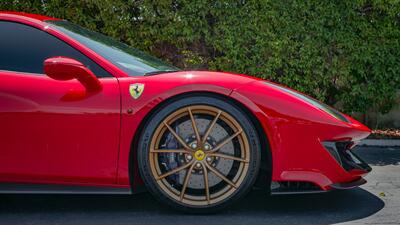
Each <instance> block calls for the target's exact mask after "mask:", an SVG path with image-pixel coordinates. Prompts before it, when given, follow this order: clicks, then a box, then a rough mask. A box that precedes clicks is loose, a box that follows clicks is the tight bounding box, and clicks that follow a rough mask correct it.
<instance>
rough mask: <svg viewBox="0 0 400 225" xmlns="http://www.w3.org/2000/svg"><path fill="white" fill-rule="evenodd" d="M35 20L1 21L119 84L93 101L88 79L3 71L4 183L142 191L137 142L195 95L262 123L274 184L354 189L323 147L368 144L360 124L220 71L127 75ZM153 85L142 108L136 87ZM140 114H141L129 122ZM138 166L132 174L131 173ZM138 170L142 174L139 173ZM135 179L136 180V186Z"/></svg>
mask: <svg viewBox="0 0 400 225" xmlns="http://www.w3.org/2000/svg"><path fill="white" fill-rule="evenodd" d="M47 19H51V18H47V17H41V16H32V15H29V14H23V15H21V14H18V13H13V14H9V13H1V12H0V20H9V21H15V22H20V23H25V24H27V25H30V26H34V27H36V28H38V29H42V30H44V31H46V32H48V33H50V34H52V35H54V36H56V37H58V38H59V39H61V40H63V41H65V42H67V43H68V44H70V45H71V46H73V47H74V48H76V49H78V50H80V51H81V52H82V53H84V54H85V55H86V56H88V57H89V58H91V59H92V60H93V61H95V62H97V63H98V64H100V65H101V66H102V67H104V68H105V69H106V70H107V71H108V72H110V73H111V74H112V75H113V76H114V77H115V78H100V79H98V81H99V83H100V85H101V87H102V89H101V90H100V91H98V92H89V91H88V90H87V89H86V88H85V87H84V86H83V85H82V84H81V83H80V82H79V81H78V80H76V79H73V80H69V81H59V80H54V79H51V78H50V77H47V76H45V75H42V76H40V75H34V74H22V73H15V72H7V71H0V128H1V129H0V182H25V183H52V184H65V183H68V184H76V185H100V186H110V187H127V186H129V185H130V184H131V183H133V184H134V185H135V186H136V185H141V184H142V183H141V180H140V177H139V174H138V171H137V168H134V166H136V165H137V163H136V162H135V160H132V163H130V161H131V160H130V159H131V157H134V156H135V152H134V150H139V151H140V146H139V149H134V150H132V142H133V138H134V137H135V134H137V133H138V132H140V130H139V129H138V127H139V126H140V124H141V122H142V121H143V120H144V118H145V117H146V115H148V113H149V112H151V110H152V109H154V107H156V106H157V105H158V104H160V103H161V102H163V101H164V100H166V99H168V98H171V97H174V96H176V95H179V94H184V93H190V92H212V93H217V94H220V95H225V96H227V97H231V98H233V99H235V100H236V101H238V102H240V103H241V104H243V105H244V106H245V107H246V108H247V109H249V110H250V111H251V112H252V113H253V114H254V115H255V116H256V118H257V119H258V120H259V122H260V123H261V124H262V127H263V129H264V131H265V133H266V135H267V137H268V139H269V142H270V146H263V151H271V153H272V157H273V158H272V160H273V180H274V181H288V180H289V181H311V182H314V183H316V184H318V185H319V186H320V187H322V188H323V189H329V187H328V185H330V184H332V183H337V182H346V181H351V180H354V179H356V178H359V177H360V176H362V175H364V173H365V172H363V171H352V172H347V171H345V170H344V169H343V168H342V167H340V166H339V164H338V163H337V162H336V161H335V160H334V159H333V157H332V156H330V155H329V153H328V152H327V151H326V150H325V149H324V148H323V147H322V145H321V143H320V142H321V141H333V140H355V141H357V140H360V139H362V138H365V137H366V136H367V135H369V133H370V130H369V129H368V128H367V127H365V126H364V125H362V124H360V123H359V122H357V121H355V120H353V119H351V118H349V119H350V121H351V122H350V123H345V122H342V121H339V120H337V119H336V118H334V117H332V116H330V115H329V114H327V113H325V112H323V111H321V110H320V109H318V108H315V107H314V106H312V105H310V104H308V103H306V102H303V101H302V100H300V99H297V98H295V97H293V96H291V95H288V94H287V93H284V92H282V91H280V90H278V89H276V88H273V87H270V86H268V85H266V84H264V83H263V82H261V81H260V80H259V79H255V78H252V77H248V76H245V75H235V74H231V73H218V72H207V71H203V72H199V71H188V72H177V73H168V74H162V75H154V76H145V77H143V76H142V77H128V76H127V75H126V73H124V72H123V71H121V70H120V69H118V68H117V67H115V66H114V65H113V64H111V63H110V62H108V61H107V60H105V59H104V58H102V57H101V56H99V55H97V54H96V53H94V52H93V51H91V50H90V49H88V48H87V47H85V46H82V45H81V44H80V43H78V42H76V41H75V40H73V39H71V38H69V37H68V36H65V35H64V34H62V33H61V32H59V31H57V30H55V29H52V28H49V27H47V26H46V24H45V23H43V22H42V21H43V20H47ZM134 83H143V84H145V89H144V92H143V94H142V96H141V97H140V98H139V99H137V100H135V99H133V98H132V97H131V96H130V94H129V85H130V84H134ZM128 109H132V111H133V113H127V111H128ZM131 167H132V168H131ZM129 171H133V172H132V173H130V172H129ZM130 175H132V177H130Z"/></svg>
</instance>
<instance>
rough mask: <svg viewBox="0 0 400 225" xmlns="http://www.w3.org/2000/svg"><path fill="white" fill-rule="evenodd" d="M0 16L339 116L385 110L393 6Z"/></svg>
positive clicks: (397, 73) (168, 7) (162, 8)
mask: <svg viewBox="0 0 400 225" xmlns="http://www.w3.org/2000/svg"><path fill="white" fill-rule="evenodd" d="M0 10H15V11H25V12H32V13H39V14H45V15H50V16H54V17H58V18H63V19H67V20H69V21H72V22H74V23H77V24H80V25H82V26H85V27H87V28H90V29H93V30H96V31H99V32H102V33H105V34H107V35H110V36H113V37H115V38H117V39H119V40H121V41H123V42H126V43H128V44H130V45H132V46H135V47H136V48H139V49H141V50H143V51H146V52H150V53H151V54H153V55H155V56H158V57H160V58H163V59H164V60H167V61H169V62H171V63H173V64H175V65H176V66H179V67H181V68H185V69H212V70H224V71H232V72H237V73H245V74H250V75H254V76H257V77H262V78H266V79H270V80H272V81H276V82H279V83H282V84H285V85H287V86H290V87H292V88H294V89H297V90H299V91H302V92H305V93H307V94H310V95H312V96H314V97H316V98H318V99H320V100H322V101H325V102H327V103H328V104H331V105H335V106H336V107H338V108H340V109H342V110H344V111H346V112H366V111H367V110H370V109H374V110H378V111H380V112H387V111H388V110H389V109H390V108H392V106H393V104H394V100H395V91H396V89H398V88H399V87H400V85H399V84H400V60H399V59H400V43H399V37H400V27H399V22H400V2H399V0H392V1H390V0H370V1H366V0H352V1H329V0H320V1H299V0H298V1H295V0H294V1H290V0H281V1H268V0H265V1H258V0H237V1H229V0H225V1H218V0H217V1H215V0H202V1H199V0H197V1H193V0H182V1H178V0H158V1H152V0H141V1H132V0H81V1H76V0H36V1H35V0H31V1H23V0H9V1H2V2H0Z"/></svg>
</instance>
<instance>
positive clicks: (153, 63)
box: [46, 20, 179, 76]
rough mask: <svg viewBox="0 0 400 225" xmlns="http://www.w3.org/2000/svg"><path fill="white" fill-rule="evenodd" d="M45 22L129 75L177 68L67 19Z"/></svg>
mask: <svg viewBox="0 0 400 225" xmlns="http://www.w3.org/2000/svg"><path fill="white" fill-rule="evenodd" d="M46 23H48V24H49V25H50V26H51V27H54V28H56V29H58V30H60V31H61V32H63V33H65V34H66V35H68V36H70V37H71V38H73V39H75V40H76V41H78V42H80V43H82V44H83V45H85V46H87V47H88V48H90V49H91V50H93V51H94V52H96V53H97V54H99V55H101V56H102V57H104V58H105V59H107V60H109V61H110V62H111V63H113V64H114V65H115V66H117V67H118V68H120V69H121V70H123V71H125V72H126V73H127V74H128V75H129V76H142V75H145V74H147V73H157V72H162V71H177V70H179V69H178V68H177V67H174V66H171V65H169V64H167V63H164V62H162V61H161V60H159V59H157V58H155V57H153V56H150V55H148V54H146V53H144V52H141V51H139V50H137V49H135V48H132V47H130V46H129V45H126V44H123V43H121V42H118V41H116V40H114V39H112V38H110V37H108V36H105V35H103V34H100V33H97V32H94V31H90V30H87V29H85V28H83V27H80V26H78V25H75V24H72V23H69V22H68V21H63V20H61V21H55V20H49V21H46Z"/></svg>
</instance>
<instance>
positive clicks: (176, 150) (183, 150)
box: [150, 149, 189, 153]
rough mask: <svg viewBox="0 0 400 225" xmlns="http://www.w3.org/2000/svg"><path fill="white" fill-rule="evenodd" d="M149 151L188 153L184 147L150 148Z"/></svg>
mask: <svg viewBox="0 0 400 225" xmlns="http://www.w3.org/2000/svg"><path fill="white" fill-rule="evenodd" d="M150 153H189V151H188V150H185V149H152V150H150Z"/></svg>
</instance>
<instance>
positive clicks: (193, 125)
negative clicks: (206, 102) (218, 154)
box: [188, 107, 201, 143]
mask: <svg viewBox="0 0 400 225" xmlns="http://www.w3.org/2000/svg"><path fill="white" fill-rule="evenodd" d="M188 112H189V116H190V120H191V121H192V127H193V130H194V133H195V134H196V140H197V143H201V137H200V134H199V129H198V128H197V125H196V120H194V116H193V113H192V110H191V109H190V107H188Z"/></svg>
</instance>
